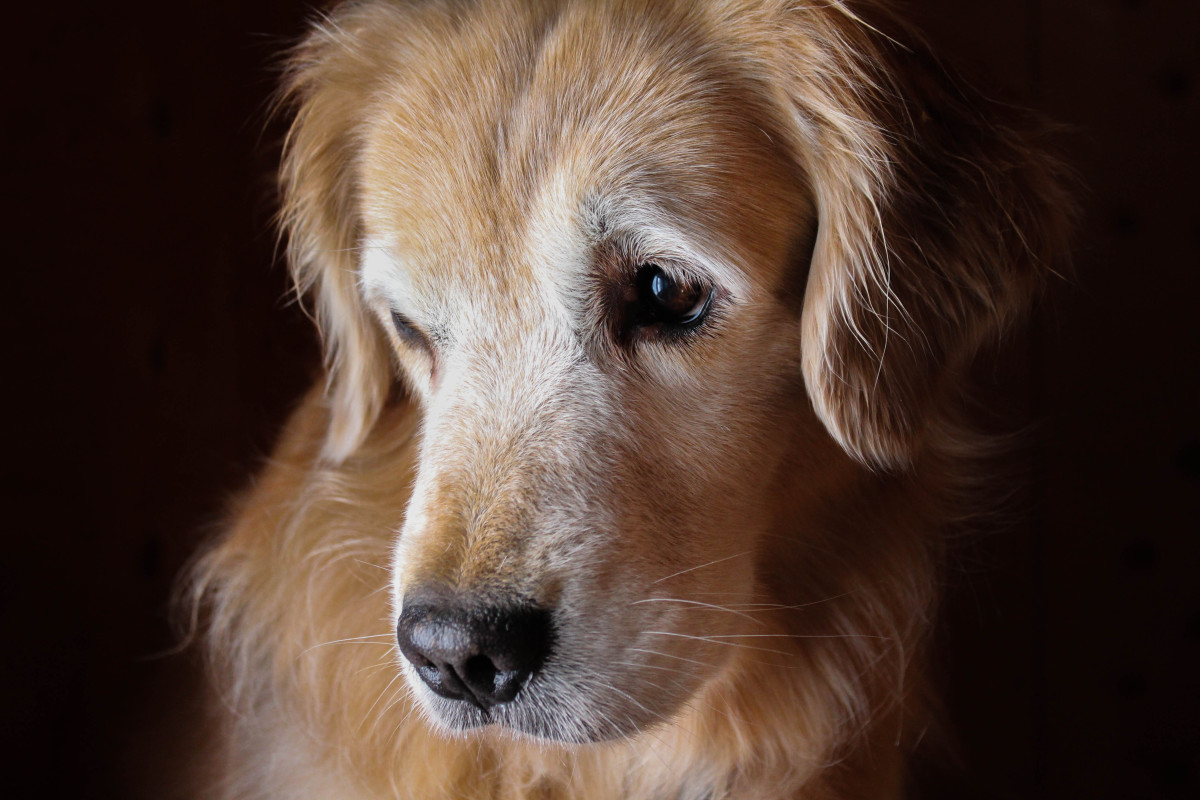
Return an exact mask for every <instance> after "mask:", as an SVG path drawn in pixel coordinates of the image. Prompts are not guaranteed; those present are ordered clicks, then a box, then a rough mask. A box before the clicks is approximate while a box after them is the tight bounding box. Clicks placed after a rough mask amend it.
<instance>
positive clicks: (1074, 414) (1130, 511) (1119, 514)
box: [0, 0, 1200, 800]
mask: <svg viewBox="0 0 1200 800" xmlns="http://www.w3.org/2000/svg"><path fill="white" fill-rule="evenodd" d="M909 5H910V7H911V9H912V12H913V14H914V16H916V17H917V18H918V19H919V20H920V21H921V24H922V26H923V27H924V28H925V29H926V30H927V32H928V33H929V34H930V36H931V38H932V39H933V41H934V42H935V44H936V45H937V48H938V49H939V50H940V51H941V52H942V53H944V54H947V55H948V56H949V57H950V59H951V60H952V61H956V62H957V63H959V64H960V65H962V66H964V67H965V68H966V71H967V73H968V74H969V75H972V76H973V77H974V78H975V80H976V82H977V83H980V84H982V85H983V86H985V87H989V88H990V89H991V90H992V91H993V93H998V94H999V95H1001V96H1004V97H1007V98H1009V99H1012V100H1015V101H1017V102H1020V103H1023V104H1026V105H1031V106H1034V107H1037V108H1040V109H1042V110H1044V111H1045V112H1047V113H1048V114H1049V115H1050V116H1051V117H1053V118H1055V119H1057V120H1060V121H1062V122H1064V123H1067V124H1068V125H1069V126H1071V129H1070V131H1069V132H1068V133H1067V134H1066V136H1065V138H1064V150H1065V151H1066V153H1067V155H1068V158H1069V160H1070V161H1071V162H1072V163H1073V164H1074V166H1075V167H1076V168H1077V170H1078V171H1079V173H1080V175H1081V177H1082V182H1083V184H1084V185H1085V187H1086V189H1085V192H1084V196H1083V203H1084V206H1085V211H1086V216H1085V219H1084V222H1083V224H1082V226H1081V230H1080V234H1079V237H1078V242H1079V248H1078V252H1079V256H1078V264H1079V271H1080V276H1081V277H1080V280H1079V283H1078V286H1076V287H1075V288H1074V289H1070V290H1065V291H1063V292H1061V293H1060V294H1061V295H1062V299H1061V301H1060V302H1059V304H1058V309H1057V310H1056V311H1055V312H1053V313H1049V312H1048V313H1045V314H1043V318H1042V319H1040V320H1039V323H1038V325H1037V327H1036V328H1035V333H1034V335H1033V337H1032V340H1031V342H1030V345H1029V351H1030V362H1031V363H1032V364H1033V373H1034V381H1033V386H1032V389H1031V397H1032V402H1033V404H1034V406H1035V412H1036V415H1037V416H1038V418H1039V419H1041V421H1042V424H1041V435H1040V443H1039V444H1038V446H1037V448H1036V450H1035V452H1034V458H1033V462H1034V463H1033V468H1032V469H1033V477H1034V482H1033V483H1034V487H1035V490H1034V492H1035V494H1034V503H1033V505H1034V514H1033V515H1032V516H1033V519H1032V520H1031V521H1030V522H1028V523H1024V524H1021V525H1019V526H1016V527H1014V528H1013V529H1011V530H1008V531H1006V532H1003V533H999V534H994V535H993V536H991V537H990V538H988V539H986V540H985V541H983V542H981V543H979V544H978V545H977V546H976V547H975V548H974V549H973V550H972V551H971V554H970V556H969V557H968V558H967V559H966V560H965V563H964V568H963V569H962V571H961V572H960V573H959V575H958V577H956V578H955V579H954V581H953V583H954V584H955V589H954V592H953V594H952V600H951V602H950V612H951V615H950V616H951V619H952V623H951V624H950V626H949V629H948V631H947V634H946V641H947V642H948V644H949V647H948V651H947V652H948V655H947V661H948V663H949V665H950V666H951V667H952V669H953V675H954V678H953V680H952V681H951V683H950V687H949V694H950V707H951V709H952V714H953V717H954V720H955V723H956V725H957V727H958V730H959V736H960V739H961V740H962V743H963V745H962V750H963V758H964V762H965V764H966V765H967V769H966V771H965V773H964V774H962V775H960V776H959V777H958V778H957V783H958V785H959V786H960V787H961V792H962V793H961V794H960V795H959V796H963V797H980V798H1064V797H1070V798H1075V797H1080V798H1083V797H1092V798H1113V799H1114V800H1115V799H1116V798H1121V799H1122V800H1125V799H1126V798H1175V797H1196V796H1200V748H1198V741H1200V697H1198V695H1200V688H1198V684H1200V681H1198V677H1197V676H1200V536H1198V535H1197V532H1198V531H1200V524H1198V517H1200V324H1198V317H1200V308H1198V302H1197V301H1198V298H1200V271H1198V269H1197V267H1200V189H1198V187H1200V158H1197V156H1196V154H1195V152H1194V150H1195V148H1196V147H1197V146H1200V88H1198V86H1197V81H1198V80H1200V4H1197V3H1196V2H1194V1H1193V0H1157V1H1156V0H1143V1H1142V2H1135V1H1134V0H1087V1H1085V0H986V2H963V1H962V0H929V2H919V0H918V1H917V2H912V3H910V4H909ZM308 13H309V11H308V8H307V6H306V5H305V4H303V3H295V2H284V1H283V0H255V1H254V2H250V1H249V0H241V1H239V0H206V1H205V2H200V0H189V1H188V2H165V1H163V0H160V1H159V2H147V1H146V0H134V1H133V2H127V3H122V4H101V3H94V4H89V3H85V2H82V0H73V1H71V0H68V1H67V2H58V3H27V4H26V7H24V8H23V9H22V10H21V11H19V12H17V13H16V14H15V15H14V13H13V12H12V11H6V12H5V15H4V17H3V19H2V24H3V32H4V37H3V45H2V46H0V58H3V60H4V63H3V68H2V71H0V74H2V75H3V76H4V77H3V80H4V89H3V94H2V95H0V113H2V114H3V127H2V139H0V141H2V143H3V149H4V153H3V160H2V161H0V170H2V171H0V179H2V183H0V191H2V192H3V195H2V196H3V199H2V200H0V202H2V203H3V205H4V213H3V216H2V217H0V218H2V219H3V220H4V223H5V228H6V231H5V234H4V237H3V240H2V241H0V248H2V250H0V252H3V257H4V261H5V267H4V276H5V286H6V291H5V292H4V298H5V302H4V303H3V306H0V307H2V308H3V309H4V313H3V314H0V325H2V326H3V333H4V342H5V350H4V352H5V354H6V357H5V365H4V366H5V370H4V385H5V388H4V394H5V396H6V400H8V401H9V403H10V405H12V406H13V407H12V410H11V411H10V412H9V413H7V414H6V415H5V419H6V420H7V424H5V425H4V426H3V437H4V448H3V455H4V458H3V466H2V469H3V473H2V475H3V479H2V482H0V492H2V502H3V511H4V514H3V518H4V519H6V520H7V523H6V524H5V525H4V526H3V531H4V533H3V540H2V544H0V548H2V549H0V621H2V624H0V635H2V637H3V639H2V641H3V645H2V648H3V649H2V650H0V757H3V759H4V761H5V767H4V771H3V777H0V786H3V788H0V794H3V795H4V796H5V797H26V796H27V797H72V798H91V797H97V798H118V797H132V798H149V797H165V796H167V795H168V794H169V792H168V787H170V786H171V785H172V784H173V783H174V781H173V780H171V778H170V777H169V772H168V765H169V764H170V757H171V755H172V754H173V753H174V752H176V751H177V750H178V749H179V748H180V747H181V746H182V747H187V746H188V745H187V743H186V740H183V741H184V744H183V745H180V744H176V742H178V741H180V740H178V739H177V738H174V734H177V733H179V732H180V730H181V729H183V731H184V732H186V729H187V727H188V726H189V725H191V724H192V723H191V719H192V717H191V716H190V712H189V708H190V706H193V705H194V704H195V700H194V698H193V697H191V696H190V695H189V694H188V693H186V692H181V691H179V690H178V689H177V688H176V687H177V686H179V685H180V684H179V682H178V678H179V677H181V676H183V675H186V674H187V671H188V661H187V659H185V658H178V657H176V658H165V659H164V658H151V656H152V655H153V654H155V653H157V652H159V651H161V650H163V649H165V648H168V647H169V646H170V645H171V643H172V641H173V639H172V635H171V633H170V630H169V628H168V626H167V624H166V599H167V596H168V592H169V589H170V587H171V584H172V580H173V576H174V575H175V574H176V572H177V571H178V569H179V567H180V565H181V563H182V562H183V559H185V558H186V556H187V554H188V553H189V552H191V551H192V549H193V548H194V546H195V545H196V543H197V541H199V539H200V538H201V537H202V536H204V535H206V534H207V533H209V532H211V530H212V529H213V527H214V526H215V525H216V524H217V523H218V521H219V519H220V516H221V512H222V508H223V506H224V504H225V502H226V500H227V498H228V497H229V496H230V494H231V493H232V492H233V491H235V490H236V489H237V487H239V486H240V485H242V484H243V483H244V482H245V481H246V480H247V476H248V474H249V471H250V470H251V469H252V468H253V467H254V465H255V464H256V463H257V462H258V461H259V460H260V459H261V458H262V457H263V455H264V454H265V453H266V452H267V451H268V450H269V448H270V445H271V442H272V438H273V436H274V433H275V431H276V430H277V428H278V425H279V423H280V420H281V417H282V415H283V414H284V413H285V411H286V409H287V407H288V405H289V403H290V402H291V401H292V400H293V399H294V398H295V396H296V395H297V393H298V392H299V391H300V390H301V388H302V386H303V385H304V384H305V382H306V380H307V379H308V376H309V375H310V374H311V368H312V364H313V354H314V352H315V346H314V342H313V337H312V334H311V331H310V329H309V324H308V322H307V320H306V319H304V318H303V316H302V315H301V313H300V312H299V311H298V309H297V308H296V307H295V306H289V305H287V303H286V302H285V295H286V290H287V279H286V274H285V270H284V269H283V267H282V265H281V264H280V263H279V260H278V258H277V257H276V256H275V238H274V233H273V231H272V227H271V220H270V217H271V213H272V210H273V208H272V206H273V194H272V192H273V190H272V178H271V171H272V165H273V162H274V159H275V157H276V155H277V140H278V136H279V131H278V130H275V129H273V128H270V127H266V128H265V129H264V122H263V120H264V119H265V111H264V110H265V104H266V100H267V98H268V96H269V95H270V93H271V91H272V89H273V86H274V83H275V75H274V74H273V70H272V66H271V65H272V64H273V63H274V58H275V55H276V54H277V53H278V52H279V51H280V50H281V49H282V48H283V46H284V45H286V44H287V43H288V42H290V41H292V40H294V38H295V37H296V36H298V35H299V33H300V31H301V30H302V27H303V24H302V23H303V20H304V19H305V18H306V17H307V15H308ZM264 131H265V132H264ZM14 789H15V790H16V791H14Z"/></svg>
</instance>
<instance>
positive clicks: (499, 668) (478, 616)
mask: <svg viewBox="0 0 1200 800" xmlns="http://www.w3.org/2000/svg"><path fill="white" fill-rule="evenodd" d="M396 639H397V641H398V643H399V645H400V652H401V653H403V654H404V657H405V658H407V659H408V660H409V661H410V662H412V665H413V666H414V667H415V668H416V670H417V674H418V675H420V676H421V680H423V681H425V684H426V685H427V686H429V688H430V689H432V690H433V691H434V692H436V693H437V694H439V695H441V696H442V697H446V698H449V699H451V700H463V701H466V702H468V703H471V704H473V705H476V706H478V707H479V708H483V709H487V708H490V707H492V706H494V705H496V704H497V703H507V702H509V701H511V700H512V699H513V698H514V697H516V696H517V693H518V692H520V691H521V688H522V687H523V686H524V685H525V683H526V682H527V681H528V680H529V677H530V676H531V675H532V674H533V673H534V672H535V671H536V670H537V668H538V667H539V666H540V665H541V663H542V662H543V661H544V660H545V658H546V655H547V653H548V652H549V649H550V639H551V627H550V614H549V612H548V611H546V610H545V609H543V608H538V607H535V606H515V607H495V606H490V607H469V606H467V607H464V606H463V605H461V604H459V605H449V604H439V603H422V602H414V603H407V602H406V603H405V604H404V609H403V612H402V613H401V614H400V619H399V621H398V622H397V624H396Z"/></svg>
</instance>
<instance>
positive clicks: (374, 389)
mask: <svg viewBox="0 0 1200 800" xmlns="http://www.w3.org/2000/svg"><path fill="white" fill-rule="evenodd" d="M355 23H356V21H355V20H353V19H342V20H339V21H338V23H337V24H335V23H334V22H328V23H326V24H324V25H318V26H316V27H315V28H314V29H313V31H312V32H311V33H310V34H309V36H308V38H307V39H306V40H305V41H304V42H303V43H302V44H301V45H300V46H299V47H298V48H296V50H295V51H294V52H293V53H292V55H291V60H290V62H289V65H288V66H289V70H288V79H287V81H286V83H285V87H284V92H283V95H282V99H283V104H284V105H286V106H287V107H289V108H291V109H292V110H293V112H294V118H293V122H292V126H291V129H290V131H289V132H288V136H287V139H286V141H285V144H284V154H283V164H282V168H281V170H280V187H281V190H282V207H281V214H280V216H281V222H282V225H283V228H284V230H285V232H286V234H287V237H288V258H289V263H290V266H291V270H292V276H293V278H294V281H295V285H296V290H297V292H298V293H299V294H300V295H301V296H304V295H311V296H312V297H313V299H314V303H315V312H316V313H315V316H316V321H317V326H318V328H319V329H320V332H321V338H322V345H323V349H324V354H325V362H326V400H327V402H328V405H329V429H328V432H327V435H326V439H325V444H324V448H323V451H322V455H323V456H324V457H325V458H326V459H328V460H330V461H334V462H340V461H342V460H343V459H344V458H345V457H346V456H348V455H349V454H351V453H352V452H354V450H355V449H356V448H357V447H358V446H359V445H360V444H361V443H362V441H363V439H364V437H365V436H366V435H367V433H368V432H369V431H370V429H371V426H372V425H373V424H374V422H375V420H376V418H377V417H378V415H379V412H380V410H381V409H382V407H383V405H384V403H385V402H386V399H387V395H388V392H389V391H390V389H391V385H392V366H391V363H390V356H389V355H388V350H387V345H386V341H385V339H384V336H383V335H382V333H381V331H380V330H379V328H378V326H377V324H376V323H375V322H374V321H373V320H372V317H371V314H369V313H368V311H367V309H366V308H365V304H364V302H363V300H362V297H361V295H360V293H359V287H358V264H357V261H358V248H359V245H360V240H361V223H360V218H359V213H360V209H359V199H358V196H357V175H356V168H357V164H356V154H357V153H358V152H360V150H361V143H360V141H359V139H360V129H361V120H362V118H363V115H364V114H365V113H366V109H367V108H368V104H369V101H370V92H371V87H370V86H369V85H368V83H367V82H368V81H369V80H370V76H372V75H374V74H375V73H376V72H377V70H373V69H372V68H371V66H370V64H368V63H365V59H366V58H367V57H368V53H367V49H368V48H367V47H366V46H365V43H364V42H363V41H361V40H360V39H361V36H359V34H358V33H356V31H358V30H359V29H360V28H361V27H362V26H361V25H360V24H355Z"/></svg>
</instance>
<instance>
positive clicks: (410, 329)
mask: <svg viewBox="0 0 1200 800" xmlns="http://www.w3.org/2000/svg"><path fill="white" fill-rule="evenodd" d="M391 320H392V329H393V330H395V331H396V335H397V336H399V337H400V339H401V341H405V342H408V343H410V344H413V345H415V346H417V347H420V348H422V349H424V350H427V351H429V352H430V353H432V352H433V343H434V341H435V340H434V338H433V337H431V336H430V335H429V334H428V333H427V332H426V331H424V330H422V329H421V327H420V326H418V325H417V324H416V323H415V322H413V321H412V319H410V318H409V317H408V316H407V315H406V314H404V313H403V312H401V311H397V310H396V309H394V308H393V309H391Z"/></svg>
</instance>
